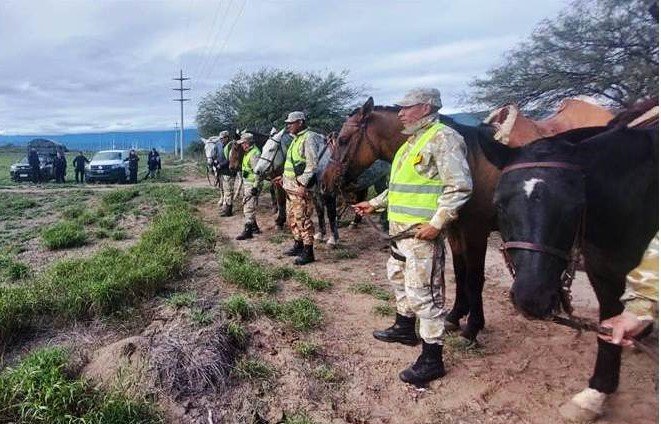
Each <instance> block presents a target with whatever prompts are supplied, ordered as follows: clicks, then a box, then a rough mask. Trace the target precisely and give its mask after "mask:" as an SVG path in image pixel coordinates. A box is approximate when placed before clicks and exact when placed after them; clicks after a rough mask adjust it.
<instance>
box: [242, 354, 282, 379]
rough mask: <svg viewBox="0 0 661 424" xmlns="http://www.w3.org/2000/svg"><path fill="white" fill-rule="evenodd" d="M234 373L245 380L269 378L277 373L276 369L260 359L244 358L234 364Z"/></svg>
mask: <svg viewBox="0 0 661 424" xmlns="http://www.w3.org/2000/svg"><path fill="white" fill-rule="evenodd" d="M234 374H235V375H236V376H237V377H239V378H241V379H244V380H269V379H271V378H272V377H273V376H274V375H275V370H274V369H273V367H272V366H271V365H269V364H267V363H266V362H264V361H262V360H260V359H257V358H254V359H250V358H244V359H241V360H240V361H239V362H237V363H236V365H235V366H234Z"/></svg>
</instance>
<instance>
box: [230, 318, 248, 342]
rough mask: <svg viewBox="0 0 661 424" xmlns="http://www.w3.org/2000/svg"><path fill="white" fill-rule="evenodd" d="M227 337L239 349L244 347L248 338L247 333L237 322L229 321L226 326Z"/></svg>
mask: <svg viewBox="0 0 661 424" xmlns="http://www.w3.org/2000/svg"><path fill="white" fill-rule="evenodd" d="M227 335H228V336H230V337H231V338H232V340H234V342H235V343H236V344H237V346H239V347H245V346H246V344H247V343H248V338H249V337H250V336H249V334H248V331H246V329H245V328H244V327H243V326H242V325H241V324H240V323H238V322H236V321H230V322H229V323H228V324H227Z"/></svg>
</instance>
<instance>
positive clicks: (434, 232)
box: [415, 224, 441, 241]
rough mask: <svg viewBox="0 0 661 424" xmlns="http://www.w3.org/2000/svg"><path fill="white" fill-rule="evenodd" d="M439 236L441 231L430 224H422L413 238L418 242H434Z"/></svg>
mask: <svg viewBox="0 0 661 424" xmlns="http://www.w3.org/2000/svg"><path fill="white" fill-rule="evenodd" d="M439 234H441V230H439V229H438V228H436V227H434V226H433V225H430V224H424V225H422V226H420V228H418V231H416V232H415V238H417V239H420V240H429V241H431V240H435V239H436V238H437V237H438V235H439Z"/></svg>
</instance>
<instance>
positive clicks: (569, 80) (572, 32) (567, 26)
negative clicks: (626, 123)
mask: <svg viewBox="0 0 661 424" xmlns="http://www.w3.org/2000/svg"><path fill="white" fill-rule="evenodd" d="M652 7H654V6H652ZM657 7H658V6H657ZM650 12H651V8H650V4H649V0H575V1H574V2H573V3H572V4H571V5H570V7H569V8H568V9H567V10H565V11H564V12H562V13H560V15H559V16H558V17H557V18H556V19H554V20H550V19H546V20H544V21H542V22H541V23H540V25H539V26H538V27H537V29H536V30H535V32H534V33H533V34H532V35H531V36H530V39H529V40H528V41H526V42H524V43H522V44H520V45H518V46H517V47H516V48H515V49H513V50H512V51H510V52H509V53H508V54H507V55H506V61H505V63H504V64H503V65H500V66H498V67H496V68H493V69H491V70H490V71H488V73H487V75H486V77H484V78H477V79H475V80H474V81H473V82H472V83H471V86H472V87H473V88H474V90H475V91H474V96H473V97H472V99H471V100H472V102H473V103H475V104H480V105H486V106H489V107H498V106H502V105H503V104H504V103H516V104H518V105H519V106H521V107H527V108H542V109H548V108H551V107H552V106H553V105H554V104H555V103H556V102H558V101H559V100H561V99H563V98H565V97H571V96H578V95H588V96H596V97H598V98H600V99H601V100H603V101H604V102H606V103H609V104H611V105H612V106H620V107H621V106H626V105H629V104H631V103H633V102H635V101H636V100H638V99H641V98H645V97H650V96H658V86H659V77H658V74H659V36H658V22H657V21H656V20H655V18H654V17H653V14H652V13H650Z"/></svg>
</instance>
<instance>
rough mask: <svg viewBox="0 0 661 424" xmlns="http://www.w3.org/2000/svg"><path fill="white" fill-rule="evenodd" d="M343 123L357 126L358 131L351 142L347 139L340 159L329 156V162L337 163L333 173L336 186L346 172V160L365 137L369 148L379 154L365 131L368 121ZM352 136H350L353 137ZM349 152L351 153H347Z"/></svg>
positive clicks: (376, 154)
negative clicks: (355, 137)
mask: <svg viewBox="0 0 661 424" xmlns="http://www.w3.org/2000/svg"><path fill="white" fill-rule="evenodd" d="M344 125H346V126H349V127H358V128H359V132H358V138H357V139H356V141H355V142H354V143H351V140H349V147H348V148H347V149H346V150H345V151H344V152H343V153H342V155H341V156H340V159H335V158H334V157H332V156H331V158H330V162H332V163H335V164H337V172H336V174H335V177H336V178H335V185H336V188H340V185H341V184H340V180H341V179H343V178H344V175H345V174H346V171H347V160H348V158H350V157H353V156H354V155H355V153H356V151H358V146H359V145H360V142H361V141H362V140H363V139H365V140H366V141H367V146H368V147H369V149H370V150H371V151H372V153H374V155H375V156H377V157H378V156H379V154H378V153H379V149H378V147H377V146H376V144H375V143H374V141H373V140H372V138H371V137H370V136H369V133H368V132H367V126H368V121H367V120H365V121H363V122H361V123H359V124H348V123H345V124H344ZM353 138H354V137H352V139H353ZM349 153H351V154H349Z"/></svg>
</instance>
